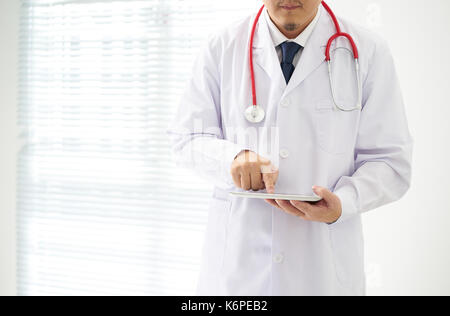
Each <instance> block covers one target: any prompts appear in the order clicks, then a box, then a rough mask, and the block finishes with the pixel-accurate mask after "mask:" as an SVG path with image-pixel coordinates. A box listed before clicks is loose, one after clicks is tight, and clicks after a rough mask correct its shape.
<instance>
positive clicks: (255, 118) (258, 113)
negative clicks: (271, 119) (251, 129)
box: [245, 105, 266, 123]
mask: <svg viewBox="0 0 450 316" xmlns="http://www.w3.org/2000/svg"><path fill="white" fill-rule="evenodd" d="M265 116H266V112H264V109H263V108H262V107H260V106H259V105H252V106H249V107H248V108H247V110H245V118H246V119H247V121H249V122H250V123H261V122H262V121H264V118H265Z"/></svg>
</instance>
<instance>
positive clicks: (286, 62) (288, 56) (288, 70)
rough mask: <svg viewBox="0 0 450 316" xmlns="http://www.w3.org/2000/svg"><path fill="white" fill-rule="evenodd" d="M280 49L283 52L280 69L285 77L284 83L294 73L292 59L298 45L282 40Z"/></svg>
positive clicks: (297, 49)
mask: <svg viewBox="0 0 450 316" xmlns="http://www.w3.org/2000/svg"><path fill="white" fill-rule="evenodd" d="M280 46H281V51H282V52H283V60H282V61H281V69H282V70H283V75H284V78H285V79H286V83H289V80H290V79H291V77H292V74H293V73H294V70H295V67H294V65H293V64H292V62H293V61H294V57H295V55H296V54H297V53H298V51H299V50H300V48H302V47H301V46H300V45H298V44H297V43H294V42H284V43H281V45H280Z"/></svg>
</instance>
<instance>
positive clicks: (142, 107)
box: [17, 0, 261, 295]
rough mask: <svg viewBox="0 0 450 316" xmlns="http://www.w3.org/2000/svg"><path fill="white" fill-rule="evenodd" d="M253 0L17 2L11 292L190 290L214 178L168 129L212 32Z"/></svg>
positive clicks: (248, 9) (253, 3) (192, 290)
mask: <svg viewBox="0 0 450 316" xmlns="http://www.w3.org/2000/svg"><path fill="white" fill-rule="evenodd" d="M260 4H261V3H260V2H259V1H254V0H227V1H206V0H147V1H133V0H129V1H112V0H111V1H89V0H22V6H21V26H20V62H19V72H20V82H19V91H20V95H19V110H18V124H19V127H20V129H21V135H20V137H21V140H22V144H23V146H22V148H21V151H20V154H19V160H18V167H17V172H18V188H17V190H18V201H17V205H18V215H17V229H18V237H17V238H18V240H17V247H18V248H17V249H18V250H17V251H18V258H17V260H18V272H17V274H18V275H17V280H18V294H19V295H190V294H194V293H195V286H196V281H197V275H198V271H199V263H200V254H201V247H202V243H203V233H204V229H205V224H206V219H207V204H208V198H209V195H210V190H211V188H210V186H209V184H207V183H205V182H203V181H202V180H200V179H198V177H196V176H194V175H193V174H192V173H190V172H189V171H187V170H181V169H177V168H175V166H174V163H173V160H172V157H171V154H170V144H169V140H168V138H167V137H166V134H165V130H166V127H167V125H168V123H169V121H170V119H171V117H172V115H173V113H174V111H175V108H176V107H177V105H178V102H179V98H180V95H181V93H182V92H183V89H184V87H185V86H186V81H187V79H188V78H189V76H190V71H191V68H192V62H193V60H194V58H195V56H196V54H197V53H198V50H199V47H200V46H201V45H202V44H203V43H204V40H205V39H206V38H207V36H208V35H209V34H210V33H212V32H214V31H215V30H217V29H218V28H220V27H223V26H225V25H226V24H229V23H231V22H232V21H233V20H235V19H237V18H239V17H244V16H245V15H247V14H249V13H251V12H254V10H255V9H256V8H257V7H258V6H259V5H260Z"/></svg>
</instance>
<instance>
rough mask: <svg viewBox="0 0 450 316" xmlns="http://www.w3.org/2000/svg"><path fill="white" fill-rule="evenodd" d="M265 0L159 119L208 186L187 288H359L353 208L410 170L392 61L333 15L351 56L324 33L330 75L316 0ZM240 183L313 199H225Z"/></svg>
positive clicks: (397, 190) (207, 291)
mask: <svg viewBox="0 0 450 316" xmlns="http://www.w3.org/2000/svg"><path fill="white" fill-rule="evenodd" d="M263 2H264V4H265V8H264V9H263V10H262V11H261V16H260V17H259V19H257V15H256V12H255V14H254V15H252V16H249V17H247V18H245V19H242V20H240V21H238V22H237V23H235V24H233V25H231V26H229V27H228V28H226V29H224V30H222V31H221V32H219V33H218V34H216V35H214V36H212V37H211V38H210V40H209V41H208V43H207V44H206V45H205V47H204V49H203V50H202V53H201V55H200V56H199V57H198V58H197V60H196V63H195V66H194V69H193V75H192V79H191V80H190V82H189V84H188V86H187V89H186V91H185V94H184V96H183V98H182V100H181V104H180V106H179V110H178V112H177V114H176V116H175V118H174V120H173V124H172V125H171V127H170V128H169V133H170V135H171V136H172V139H173V149H174V151H175V154H176V158H177V161H178V163H179V165H182V166H186V167H189V168H192V169H194V170H196V171H197V172H198V173H199V174H200V175H203V176H205V177H207V178H209V179H210V180H211V181H212V182H213V183H214V185H215V189H214V194H213V196H212V198H211V203H210V207H209V221H208V227H207V232H206V238H205V244H204V255H203V262H202V269H201V275H200V279H199V283H198V294H199V295H257V296H259V295H364V294H365V276H364V260H363V258H364V250H363V234H362V224H361V214H362V213H364V212H367V211H370V210H373V209H376V208H379V207H380V206H383V205H385V204H387V203H391V202H393V201H396V200H398V199H400V198H401V197H402V196H403V195H404V194H405V193H406V192H407V190H408V188H409V185H410V178H411V155H412V144H413V141H412V138H411V136H410V133H409V130H408V124H407V120H406V116H405V111H404V104H403V100H402V94H401V91H400V86H399V82H398V79H397V75H396V72H395V68H394V63H393V59H392V57H391V54H390V52H389V49H388V47H387V45H386V43H385V41H384V40H382V39H381V38H379V37H378V36H377V35H375V34H373V33H371V32H369V31H368V30H365V29H363V28H361V27H358V26H356V25H354V24H352V23H350V22H348V21H345V20H343V19H338V21H339V24H340V26H339V27H340V28H341V32H345V33H348V34H350V35H351V37H352V39H353V40H354V42H355V45H356V46H357V49H358V53H357V54H359V56H353V53H354V52H353V51H352V48H353V47H352V45H351V42H350V41H349V40H348V39H347V38H344V37H339V38H337V39H335V40H334V41H332V43H331V45H330V55H331V57H332V59H331V64H330V65H331V66H330V67H331V71H332V72H331V73H332V75H331V80H330V77H329V71H328V63H327V61H326V60H325V53H326V51H327V49H326V46H327V42H328V40H329V39H330V37H331V36H333V35H334V34H335V33H336V32H337V30H336V25H335V24H334V23H333V19H332V15H331V14H330V13H329V12H327V10H325V9H324V8H325V6H326V4H325V5H324V6H322V5H321V1H320V0H264V1H263ZM255 20H256V22H255ZM254 25H255V29H254V36H252V28H253V26H254ZM251 39H253V42H252V41H251ZM250 43H252V45H251V47H250ZM250 48H251V49H250ZM354 57H359V59H358V61H359V73H358V72H357V71H356V70H355V60H354ZM252 59H253V60H252ZM250 65H253V68H254V69H253V72H254V83H255V96H253V95H252V71H251V67H250ZM358 74H359V79H360V80H357V78H358ZM330 81H331V83H330ZM359 91H360V93H359ZM252 99H253V100H257V104H253V106H257V107H258V109H261V110H262V111H261V112H258V113H257V115H256V116H255V117H257V118H256V119H255V120H253V122H252V121H251V120H249V116H248V109H249V106H252ZM355 104H356V105H358V104H360V105H361V106H360V107H359V108H358V107H355ZM337 106H339V107H340V109H339V108H338V107H337ZM255 113H256V112H255ZM239 189H241V190H255V191H258V190H266V191H268V192H277V193H298V194H313V193H315V194H317V195H319V196H321V197H323V200H322V201H321V202H319V203H317V204H309V203H302V202H289V201H274V200H267V201H264V200H255V199H245V198H238V197H232V196H230V194H229V192H230V191H236V190H239ZM263 192H264V191H263ZM387 220H388V219H387Z"/></svg>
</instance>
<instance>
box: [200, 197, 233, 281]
mask: <svg viewBox="0 0 450 316" xmlns="http://www.w3.org/2000/svg"><path fill="white" fill-rule="evenodd" d="M230 213H231V201H229V200H222V199H218V198H212V200H211V202H210V206H209V216H208V225H207V230H206V240H205V251H206V254H205V255H206V259H207V262H208V269H211V270H212V271H214V272H215V273H218V272H219V271H220V270H222V268H223V262H224V254H225V248H226V243H227V232H228V222H229V218H230Z"/></svg>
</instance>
